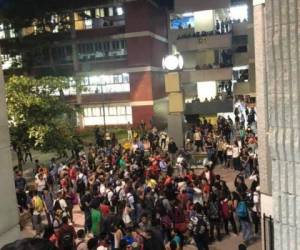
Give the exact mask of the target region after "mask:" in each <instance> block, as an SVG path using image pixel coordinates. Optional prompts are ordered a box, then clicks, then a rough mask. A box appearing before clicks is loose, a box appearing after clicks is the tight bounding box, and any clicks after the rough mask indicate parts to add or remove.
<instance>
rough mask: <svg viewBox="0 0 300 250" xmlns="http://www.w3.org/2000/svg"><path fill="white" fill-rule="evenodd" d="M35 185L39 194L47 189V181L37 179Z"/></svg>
mask: <svg viewBox="0 0 300 250" xmlns="http://www.w3.org/2000/svg"><path fill="white" fill-rule="evenodd" d="M35 184H36V185H37V191H38V192H42V191H43V190H44V189H45V187H46V181H45V179H42V180H40V179H37V180H36V181H35Z"/></svg>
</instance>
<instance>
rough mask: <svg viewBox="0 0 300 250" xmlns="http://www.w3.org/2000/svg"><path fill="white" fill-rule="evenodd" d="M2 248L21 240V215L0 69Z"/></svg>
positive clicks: (0, 207) (0, 237)
mask: <svg viewBox="0 0 300 250" xmlns="http://www.w3.org/2000/svg"><path fill="white" fill-rule="evenodd" d="M0 162H1V166H0V190H1V191H0V201H1V204H0V248H1V247H2V246H3V245H5V244H7V243H9V242H12V241H15V240H16V239H18V238H19V233H20V228H19V214H18V211H17V201H16V191H15V187H14V178H13V168H12V160H11V151H10V139H9V132H8V121H7V109H6V101H5V92H4V78H3V72H2V69H1V67H0Z"/></svg>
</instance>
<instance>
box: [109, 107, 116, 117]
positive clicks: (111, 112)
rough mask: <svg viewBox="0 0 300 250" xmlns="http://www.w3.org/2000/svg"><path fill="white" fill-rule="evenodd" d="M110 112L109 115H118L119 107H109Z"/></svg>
mask: <svg viewBox="0 0 300 250" xmlns="http://www.w3.org/2000/svg"><path fill="white" fill-rule="evenodd" d="M108 114H109V115H117V108H116V107H109V110H108Z"/></svg>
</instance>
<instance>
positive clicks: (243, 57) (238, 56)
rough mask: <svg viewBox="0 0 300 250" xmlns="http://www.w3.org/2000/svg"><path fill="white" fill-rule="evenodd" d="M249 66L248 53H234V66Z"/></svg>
mask: <svg viewBox="0 0 300 250" xmlns="http://www.w3.org/2000/svg"><path fill="white" fill-rule="evenodd" d="M247 64H249V55H248V53H247V52H243V53H234V54H233V65H234V66H241V65H247Z"/></svg>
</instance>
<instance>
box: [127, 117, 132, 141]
mask: <svg viewBox="0 0 300 250" xmlns="http://www.w3.org/2000/svg"><path fill="white" fill-rule="evenodd" d="M127 139H128V140H129V141H131V140H132V126H131V124H130V122H128V124H127Z"/></svg>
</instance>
